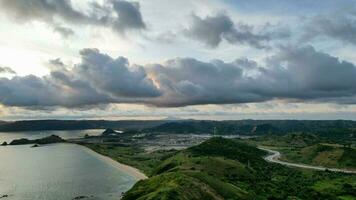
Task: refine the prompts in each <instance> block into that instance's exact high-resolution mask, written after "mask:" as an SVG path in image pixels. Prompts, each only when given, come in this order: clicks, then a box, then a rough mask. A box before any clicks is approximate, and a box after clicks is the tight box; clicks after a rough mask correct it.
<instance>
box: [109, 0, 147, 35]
mask: <svg viewBox="0 0 356 200" xmlns="http://www.w3.org/2000/svg"><path fill="white" fill-rule="evenodd" d="M112 3H113V9H114V10H115V12H116V14H117V15H118V20H113V22H112V24H113V26H114V29H115V30H117V31H119V32H125V30H130V29H144V28H146V24H145V23H144V22H143V19H142V15H141V12H140V5H139V4H138V3H137V2H128V1H113V2H112Z"/></svg>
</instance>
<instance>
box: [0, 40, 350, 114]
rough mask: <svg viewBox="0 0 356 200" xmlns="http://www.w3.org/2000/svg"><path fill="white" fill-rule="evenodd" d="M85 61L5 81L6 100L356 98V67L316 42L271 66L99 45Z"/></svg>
mask: <svg viewBox="0 0 356 200" xmlns="http://www.w3.org/2000/svg"><path fill="white" fill-rule="evenodd" d="M80 54H81V58H82V60H81V62H80V63H78V64H76V65H74V66H73V67H66V66H65V64H63V62H62V61H61V60H60V59H56V60H52V61H50V63H51V64H52V65H53V66H54V67H53V69H52V70H51V73H50V75H47V76H45V77H36V76H25V77H20V76H15V77H13V78H11V79H9V78H1V79H0V91H1V92H0V102H1V103H2V104H4V105H6V106H22V107H34V106H35V107H41V106H42V107H46V106H64V107H83V106H87V105H102V104H108V103H141V104H146V105H154V106H158V107H179V106H188V105H203V104H233V103H250V102H265V101H269V100H274V99H280V100H287V101H293V102H294V101H301V102H305V101H315V102H334V103H339V104H354V103H356V79H355V77H356V67H355V65H354V64H352V63H350V62H346V61H340V60H339V59H338V58H337V57H334V56H331V55H329V54H326V53H322V52H319V51H316V50H315V49H314V48H313V47H312V46H304V47H293V46H287V47H281V48H280V50H279V52H278V53H276V54H275V55H274V56H270V57H268V58H267V59H266V61H265V62H264V64H263V65H262V64H258V63H257V62H255V61H253V60H249V59H246V58H244V59H237V60H235V61H233V62H224V61H221V60H213V61H210V62H203V61H199V60H196V59H193V58H176V59H172V60H169V61H167V62H165V63H163V64H150V65H146V66H144V67H143V66H137V65H130V64H129V62H128V60H127V59H126V58H124V57H118V58H112V57H110V56H108V55H106V54H103V53H100V52H99V51H98V50H96V49H84V50H82V51H81V52H80Z"/></svg>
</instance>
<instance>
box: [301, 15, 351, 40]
mask: <svg viewBox="0 0 356 200" xmlns="http://www.w3.org/2000/svg"><path fill="white" fill-rule="evenodd" d="M320 36H326V37H329V38H333V39H336V40H339V41H341V42H344V43H346V44H348V43H351V44H353V45H355V44H356V12H355V11H353V12H349V11H343V12H342V13H335V14H334V15H333V16H332V17H330V16H326V15H317V16H315V17H312V18H310V19H309V20H308V21H307V23H306V28H305V33H304V35H303V40H310V39H313V38H316V37H320Z"/></svg>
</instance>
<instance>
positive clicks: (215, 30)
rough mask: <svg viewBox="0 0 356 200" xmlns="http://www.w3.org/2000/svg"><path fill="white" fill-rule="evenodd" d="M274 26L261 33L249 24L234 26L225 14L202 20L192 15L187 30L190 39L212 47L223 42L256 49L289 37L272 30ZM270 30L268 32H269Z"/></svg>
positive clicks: (285, 31) (267, 27)
mask: <svg viewBox="0 0 356 200" xmlns="http://www.w3.org/2000/svg"><path fill="white" fill-rule="evenodd" d="M271 27H272V26H270V25H266V26H265V27H264V29H266V30H262V31H260V32H256V31H254V27H253V26H250V25H247V24H242V23H240V24H236V25H235V24H234V22H233V21H232V20H231V19H230V18H229V17H228V16H227V15H224V14H218V15H215V16H207V17H206V18H204V19H203V18H200V17H198V16H196V15H192V24H191V26H190V27H189V28H188V29H186V30H185V34H186V35H187V36H188V37H191V38H193V39H196V40H199V41H201V42H203V43H205V44H207V45H208V46H210V47H217V46H218V45H219V44H220V43H221V42H222V41H223V40H225V41H227V42H229V43H231V44H235V43H238V44H243V45H250V46H252V47H255V48H259V49H261V48H268V44H267V43H268V41H270V40H272V39H278V38H285V37H289V32H288V31H287V30H282V29H281V30H271V29H272V28H271ZM267 29H268V31H267Z"/></svg>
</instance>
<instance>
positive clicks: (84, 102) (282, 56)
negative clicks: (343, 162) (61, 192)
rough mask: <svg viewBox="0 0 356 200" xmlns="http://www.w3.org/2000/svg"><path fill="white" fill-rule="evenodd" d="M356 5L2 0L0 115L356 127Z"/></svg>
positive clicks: (317, 0)
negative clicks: (317, 122) (349, 122)
mask: <svg viewBox="0 0 356 200" xmlns="http://www.w3.org/2000/svg"><path fill="white" fill-rule="evenodd" d="M354 52H356V1H355V0H338V1H334V0H299V1H295V0H269V1H261V0H248V1H245V0H234V1H233V0H220V1H218V0H194V1H191V0H179V1H178V0H177V1H176V0H166V1H160V0H150V1H147V0H146V1H145V0H142V1H124V0H0V55H1V56H0V120H18V119H47V118H56V119H96V118H98V119H161V118H166V117H177V118H195V119H218V120H223V119H251V118H252V119H353V120H356V54H355V53H354Z"/></svg>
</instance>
